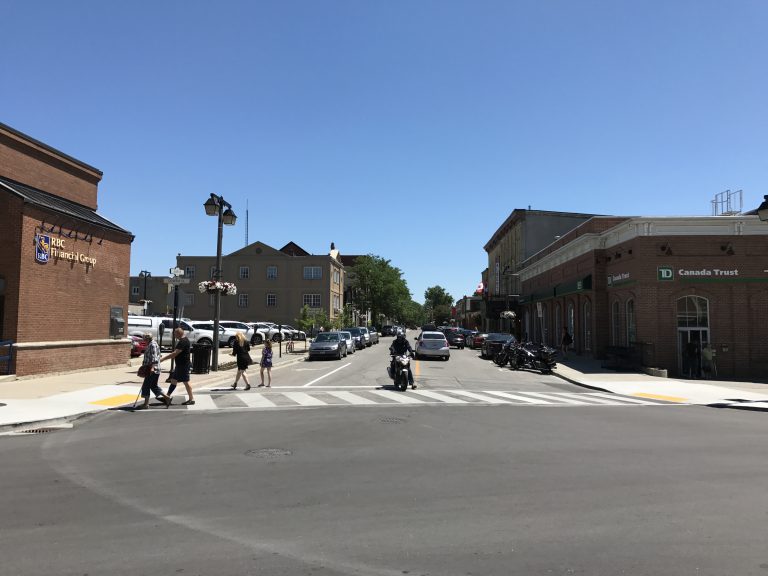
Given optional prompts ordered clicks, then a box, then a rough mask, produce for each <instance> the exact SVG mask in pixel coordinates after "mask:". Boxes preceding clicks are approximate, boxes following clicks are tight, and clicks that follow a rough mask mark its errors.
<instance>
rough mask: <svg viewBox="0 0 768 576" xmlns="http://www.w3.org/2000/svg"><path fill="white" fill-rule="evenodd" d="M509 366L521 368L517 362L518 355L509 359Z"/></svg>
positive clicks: (516, 368)
mask: <svg viewBox="0 0 768 576" xmlns="http://www.w3.org/2000/svg"><path fill="white" fill-rule="evenodd" d="M509 367H510V368H512V370H520V365H519V364H518V363H517V356H512V358H510V359H509Z"/></svg>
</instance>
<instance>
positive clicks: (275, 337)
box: [254, 322, 292, 342]
mask: <svg viewBox="0 0 768 576" xmlns="http://www.w3.org/2000/svg"><path fill="white" fill-rule="evenodd" d="M254 324H255V328H256V330H258V331H259V332H263V334H264V338H268V339H269V340H272V342H280V340H284V339H286V338H288V335H289V334H291V333H292V332H291V331H289V330H286V329H285V328H283V330H282V332H281V331H280V330H279V329H278V327H277V324H275V323H274V322H254Z"/></svg>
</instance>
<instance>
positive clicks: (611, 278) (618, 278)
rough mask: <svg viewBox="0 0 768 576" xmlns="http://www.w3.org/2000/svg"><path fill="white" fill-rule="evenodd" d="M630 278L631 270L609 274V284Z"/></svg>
mask: <svg viewBox="0 0 768 576" xmlns="http://www.w3.org/2000/svg"><path fill="white" fill-rule="evenodd" d="M627 280H629V272H622V273H620V274H611V275H610V276H608V286H613V285H614V284H618V283H619V282H626V281H627Z"/></svg>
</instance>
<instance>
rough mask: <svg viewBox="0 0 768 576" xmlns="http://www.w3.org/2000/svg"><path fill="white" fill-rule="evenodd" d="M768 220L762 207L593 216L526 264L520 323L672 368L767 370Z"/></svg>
mask: <svg viewBox="0 0 768 576" xmlns="http://www.w3.org/2000/svg"><path fill="white" fill-rule="evenodd" d="M766 236H768V225H766V224H765V223H763V222H761V221H760V220H759V219H758V217H757V216H754V215H749V214H741V215H737V216H710V217H686V218H679V217H655V218H647V217H643V218H627V217H623V218H622V217H594V218H592V219H590V220H588V221H587V222H585V223H583V224H582V225H580V226H578V227H577V228H575V229H574V230H572V231H571V232H569V233H567V234H565V235H563V236H562V237H560V238H559V239H557V240H556V241H555V242H553V243H551V244H550V245H549V246H547V247H546V248H544V249H543V250H541V251H540V252H539V253H537V254H535V255H533V256H531V257H530V258H528V259H527V260H525V261H524V262H522V265H521V267H520V269H519V279H520V282H521V296H520V298H519V302H518V304H519V312H518V320H519V323H520V324H519V326H518V330H519V332H520V333H523V334H525V335H527V336H528V337H529V338H531V339H533V340H537V341H544V342H546V343H548V344H551V345H557V344H558V343H559V341H560V334H561V331H562V328H563V327H564V326H565V327H566V328H567V329H568V331H569V332H570V333H571V334H572V335H573V338H574V345H573V346H574V348H575V350H576V351H577V352H578V353H580V354H587V355H591V356H594V357H596V358H604V359H608V360H611V359H613V360H616V361H617V362H618V363H619V365H620V364H621V363H622V362H624V363H625V364H636V365H642V366H648V367H657V368H662V369H666V370H667V371H668V374H669V375H671V376H678V377H700V376H704V377H706V376H711V377H714V378H724V379H728V378H735V379H765V377H766V374H768V371H767V370H766V369H768V339H767V338H766V326H768V272H767V271H766V263H767V262H768V243H767V242H766Z"/></svg>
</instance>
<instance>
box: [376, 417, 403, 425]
mask: <svg viewBox="0 0 768 576" xmlns="http://www.w3.org/2000/svg"><path fill="white" fill-rule="evenodd" d="M379 422H381V423H382V424H402V423H403V422H405V418H397V417H395V416H388V417H386V418H379Z"/></svg>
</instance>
